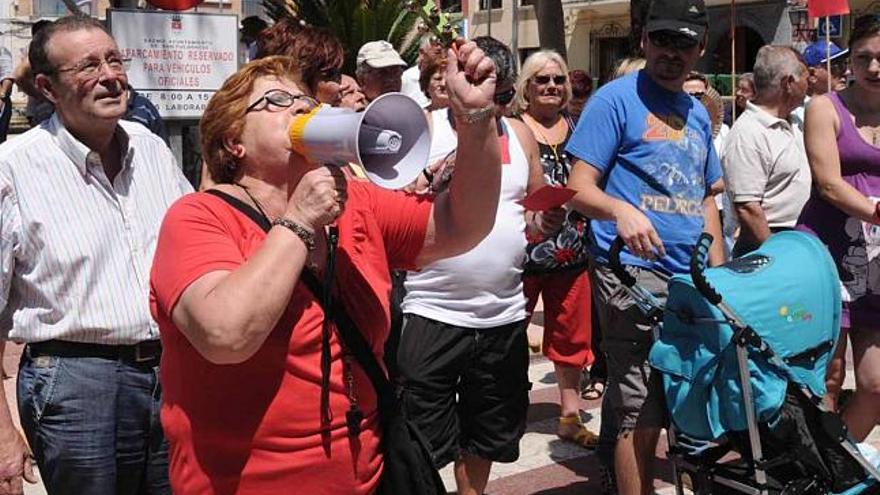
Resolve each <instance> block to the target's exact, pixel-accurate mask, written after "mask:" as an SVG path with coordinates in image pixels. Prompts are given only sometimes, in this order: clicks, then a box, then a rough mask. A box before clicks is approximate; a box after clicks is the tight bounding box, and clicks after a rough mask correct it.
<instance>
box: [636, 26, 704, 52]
mask: <svg viewBox="0 0 880 495" xmlns="http://www.w3.org/2000/svg"><path fill="white" fill-rule="evenodd" d="M648 39H649V40H651V43H652V44H653V45H654V46H656V47H657V48H673V49H675V50H689V49H691V48H693V47H695V46H697V43H698V42H697V40H695V39H693V38H690V37H688V36H685V35H683V34H678V33H676V32H675V31H654V32H653V33H648Z"/></svg>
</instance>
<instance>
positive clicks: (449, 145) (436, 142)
mask: <svg viewBox="0 0 880 495" xmlns="http://www.w3.org/2000/svg"><path fill="white" fill-rule="evenodd" d="M457 146H458V138H457V137H456V136H455V131H454V130H452V125H450V124H449V108H441V109H440V110H434V111H433V112H431V150H430V152H429V153H428V164H429V165H431V164H433V163H436V162H437V160H442V159H444V158H446V156H447V155H449V154H450V153H452V152H453V151H455V148H456V147H457Z"/></svg>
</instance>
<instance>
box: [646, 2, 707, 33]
mask: <svg viewBox="0 0 880 495" xmlns="http://www.w3.org/2000/svg"><path fill="white" fill-rule="evenodd" d="M646 28H647V30H648V32H649V33H653V32H655V31H674V32H676V33H678V34H681V35H684V36H687V37H688V38H692V39H693V40H695V41H700V40H702V39H703V36H704V35H705V34H706V30H707V29H708V28H709V17H708V16H707V15H706V4H705V3H703V0H654V1H653V2H651V8H650V10H649V11H648V22H647V24H646Z"/></svg>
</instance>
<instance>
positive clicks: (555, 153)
mask: <svg viewBox="0 0 880 495" xmlns="http://www.w3.org/2000/svg"><path fill="white" fill-rule="evenodd" d="M525 115H528V114H525ZM528 116H529V120H531V121H532V122H534V125H529V128H530V129H531V130H532V131H534V132H535V133H537V134H538V137H540V138H541V140H543V141H544V144H546V145H547V146H549V147H550V151H552V152H553V158H555V159H556V163H558V164H562V160H560V159H559V151H558V149H559V144H560V143H556V144H550V139H548V138H547V135H546V134H544V133H543V132H542V131H541V129H540V128H541V127H544V125H543V124H541V123H540V122H538V120H537V119H535V118H534V117H532V116H531V115H528ZM560 120H562V121H563V122H565V119H560ZM553 125H554V126H555V125H556V124H553Z"/></svg>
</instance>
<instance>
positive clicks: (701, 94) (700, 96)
mask: <svg viewBox="0 0 880 495" xmlns="http://www.w3.org/2000/svg"><path fill="white" fill-rule="evenodd" d="M689 94H690V95H691V96H693V97H694V98H696V99H698V100H702V99H703V97H704V96H706V92H705V91H694V92H693V93H689Z"/></svg>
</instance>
